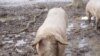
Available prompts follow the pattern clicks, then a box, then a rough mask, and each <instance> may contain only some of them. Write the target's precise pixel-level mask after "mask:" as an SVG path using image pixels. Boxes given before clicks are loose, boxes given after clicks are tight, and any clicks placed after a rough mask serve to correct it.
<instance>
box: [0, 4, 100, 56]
mask: <svg viewBox="0 0 100 56" xmlns="http://www.w3.org/2000/svg"><path fill="white" fill-rule="evenodd" d="M66 5H67V4H66V3H50V4H44V3H43V4H33V5H31V6H29V5H24V6H18V7H3V6H0V56H35V55H36V50H34V49H33V48H32V47H31V43H32V41H34V38H35V34H36V31H37V29H38V27H39V26H40V25H41V24H42V23H43V21H44V20H45V18H46V15H47V12H48V10H49V9H50V8H53V7H63V8H64V9H65V11H66V13H67V15H68V18H67V19H68V24H67V25H68V27H67V31H66V32H67V34H66V36H67V39H68V46H66V49H65V54H66V55H65V56H99V55H100V41H99V40H100V38H99V36H100V34H99V33H98V32H97V31H96V30H95V29H94V27H93V25H92V23H91V24H87V20H81V17H84V16H86V15H85V9H81V8H80V9H77V8H74V7H66ZM30 21H32V22H33V23H30V25H29V27H28V28H27V30H25V31H22V32H20V31H21V30H23V29H24V28H26V26H27V24H28V23H29V22H30ZM11 33H15V34H11Z"/></svg>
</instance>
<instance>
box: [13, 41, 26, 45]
mask: <svg viewBox="0 0 100 56" xmlns="http://www.w3.org/2000/svg"><path fill="white" fill-rule="evenodd" d="M24 44H26V42H25V41H24V40H18V41H17V43H16V44H15V46H23V45H24Z"/></svg>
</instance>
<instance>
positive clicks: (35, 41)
mask: <svg viewBox="0 0 100 56" xmlns="http://www.w3.org/2000/svg"><path fill="white" fill-rule="evenodd" d="M40 41H41V38H40V37H39V38H38V37H36V38H35V40H34V41H33V42H32V46H35V45H36V44H37V43H39V42H40Z"/></svg>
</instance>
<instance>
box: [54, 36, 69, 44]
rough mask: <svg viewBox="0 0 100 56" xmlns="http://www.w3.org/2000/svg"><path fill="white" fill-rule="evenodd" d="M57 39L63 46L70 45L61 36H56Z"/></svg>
mask: <svg viewBox="0 0 100 56" xmlns="http://www.w3.org/2000/svg"><path fill="white" fill-rule="evenodd" d="M55 39H56V40H57V41H58V42H59V43H61V44H63V45H68V43H67V41H66V40H65V39H64V38H63V37H62V36H61V35H59V34H56V36H55Z"/></svg>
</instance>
